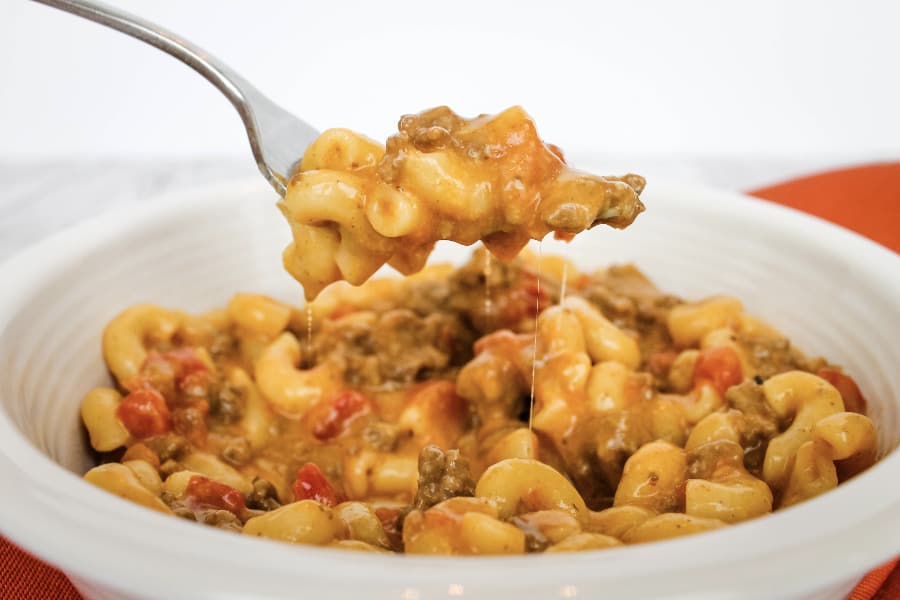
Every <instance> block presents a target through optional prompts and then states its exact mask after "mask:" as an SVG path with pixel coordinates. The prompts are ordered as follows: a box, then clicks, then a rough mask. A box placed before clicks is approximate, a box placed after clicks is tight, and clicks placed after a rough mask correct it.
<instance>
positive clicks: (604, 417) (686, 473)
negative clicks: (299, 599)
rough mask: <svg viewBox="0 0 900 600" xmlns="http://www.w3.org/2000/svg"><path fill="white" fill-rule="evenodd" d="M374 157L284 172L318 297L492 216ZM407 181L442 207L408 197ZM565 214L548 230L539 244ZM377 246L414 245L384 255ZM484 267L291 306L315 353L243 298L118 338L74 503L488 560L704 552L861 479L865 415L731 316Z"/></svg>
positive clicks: (276, 310) (92, 399)
mask: <svg viewBox="0 0 900 600" xmlns="http://www.w3.org/2000/svg"><path fill="white" fill-rule="evenodd" d="M484 126H489V123H487V124H484ZM397 143H399V142H397ZM389 150H390V149H389ZM384 156H385V151H384V149H383V148H381V146H379V145H378V144H376V143H375V142H372V141H371V140H366V139H364V138H361V137H359V136H356V135H355V134H352V133H350V132H347V131H341V130H332V131H329V132H327V133H326V134H323V136H322V138H320V140H319V141H318V142H317V143H316V144H314V145H313V146H312V147H311V148H310V150H309V151H308V152H307V156H306V157H305V158H304V165H303V169H304V171H303V172H302V173H301V175H302V178H301V180H300V181H295V183H294V186H295V188H294V189H295V192H296V190H300V189H304V188H303V187H302V186H309V189H310V190H312V188H313V187H315V188H316V189H318V190H319V191H316V192H315V193H313V192H312V191H309V193H310V194H313V195H317V196H316V198H314V199H313V201H314V202H313V203H311V204H309V205H306V206H303V207H291V210H292V211H293V212H292V213H291V214H292V216H293V218H296V219H300V220H302V221H303V228H301V229H300V230H299V233H300V235H298V236H297V238H296V239H295V243H300V242H298V241H297V240H302V239H304V238H303V236H308V238H307V240H308V242H309V243H311V244H320V243H321V244H324V245H325V247H326V248H331V249H333V250H334V253H333V254H330V255H328V256H325V257H324V258H323V257H322V256H321V255H318V254H312V255H310V256H309V257H308V258H309V260H307V257H306V256H304V260H303V261H302V263H301V264H302V268H304V269H308V270H309V273H310V274H312V273H314V272H315V273H318V275H316V276H317V277H322V275H321V274H322V273H328V274H329V275H328V277H324V278H322V279H321V283H323V284H324V283H327V281H326V280H328V279H329V277H332V276H335V277H338V276H339V277H345V278H347V279H351V280H360V281H361V280H363V279H365V278H367V277H368V276H369V274H370V271H372V270H373V269H376V268H378V267H379V266H380V264H381V263H382V262H384V261H385V260H387V261H389V262H391V264H397V262H398V261H400V262H403V261H406V262H405V263H404V265H405V266H404V267H403V268H413V267H412V266H414V265H415V264H417V261H419V260H420V258H422V256H424V255H422V256H419V255H418V254H416V252H419V250H421V248H423V247H425V246H427V244H424V242H423V244H424V245H422V246H416V245H415V244H413V243H412V242H411V241H410V240H411V239H412V238H411V236H412V237H414V236H416V235H417V231H418V229H417V228H418V227H419V225H420V222H421V219H423V218H424V217H423V216H422V215H423V214H426V215H431V216H429V218H432V217H433V213H434V211H436V210H437V209H436V208H435V203H438V202H443V203H444V204H441V207H440V210H441V211H444V213H446V215H449V216H452V217H453V218H455V219H458V218H461V216H463V217H466V218H468V219H474V218H476V217H477V218H487V217H485V215H488V216H490V215H494V211H497V210H501V208H498V207H497V206H495V198H494V196H492V195H491V194H490V193H488V191H489V190H482V191H480V192H478V191H474V192H473V189H475V188H476V187H477V186H476V184H477V182H478V181H480V179H479V177H481V176H480V175H479V176H472V177H470V178H469V179H463V180H462V182H461V183H460V181H459V179H458V178H459V173H458V171H459V170H460V169H463V167H462V166H461V164H462V163H461V162H460V161H461V160H462V159H460V157H458V156H456V155H454V154H452V153H448V152H444V151H441V152H418V154H416V155H415V156H413V157H412V158H411V159H410V160H409V161H408V162H407V163H404V164H401V165H399V166H397V167H396V168H397V169H399V171H398V173H396V174H394V175H393V176H395V177H406V178H407V179H404V181H408V182H409V186H408V187H406V186H404V187H403V189H402V190H400V189H395V188H394V187H391V186H389V185H387V184H384V183H383V182H381V183H379V182H377V181H376V182H375V183H373V180H372V179H371V173H369V174H367V172H366V169H369V170H371V171H373V172H374V171H375V170H376V169H380V168H381V167H382V166H383V162H382V161H383V158H384ZM463 162H464V161H463ZM404 170H409V171H410V172H409V173H406V175H403V172H404ZM426 172H428V173H430V175H428V177H438V178H440V177H443V179H440V181H441V186H439V189H437V190H434V189H430V188H429V189H426V186H425V182H426V180H425V179H421V180H420V179H417V177H418V176H422V175H421V174H422V173H426ZM441 173H443V175H441ZM417 174H418V175H417ZM561 177H562V176H561ZM570 183H571V182H569V183H566V184H565V185H569V184H570ZM376 184H377V185H376ZM457 184H458V186H457ZM559 185H563V184H562V183H560V184H559ZM297 186H300V187H297ZM373 186H374V187H373ZM454 186H457V187H458V188H459V189H457V187H454ZM460 186H461V187H460ZM460 190H462V191H460ZM429 194H431V195H429ZM472 194H474V196H472ZM479 194H480V195H479ZM473 198H474V199H473ZM315 202H320V204H315ZM553 206H554V205H552V203H551V208H553ZM594 208H596V207H594ZM502 210H503V211H506V212H505V213H504V215H503V218H504V219H511V220H515V219H518V218H520V217H521V215H519V214H518V213H516V207H515V205H504V206H503V207H502ZM575 210H576V209H575V208H574V207H568V208H564V207H561V206H559V205H556V206H555V208H553V211H555V212H553V211H551V212H553V215H554V216H553V219H554V222H556V223H564V222H569V221H566V219H569V220H572V219H575V220H577V218H578V217H577V215H572V214H568V213H567V211H570V212H571V211H575ZM591 210H594V209H591ZM328 211H332V213H328ZM466 211H469V212H466ZM444 213H442V214H444ZM315 214H319V215H322V214H330V217H329V224H328V226H327V227H322V226H321V223H318V222H316V221H315V220H314V215H315ZM517 215H518V216H517ZM491 218H493V217H491ZM454 232H455V233H454V234H453V235H459V236H468V235H470V234H471V232H468V233H467V232H466V231H464V230H463V229H458V230H454ZM295 233H297V232H295ZM426 233H427V232H426ZM471 235H474V234H471ZM426 237H427V236H426ZM345 238H346V239H345ZM381 238H384V239H390V240H394V239H397V240H403V241H404V243H407V242H408V243H409V244H408V246H404V251H403V252H401V253H398V251H397V250H396V248H394V247H393V246H392V245H391V244H392V243H393V242H391V244H386V243H384V241H383V239H381ZM465 239H468V238H465ZM474 239H477V237H473V240H474ZM510 239H512V238H510ZM513 241H516V240H513ZM506 243H510V244H511V243H512V242H510V240H509V239H507V240H505V241H504V240H500V241H496V245H495V246H494V247H495V248H497V247H500V248H502V247H503V244H506ZM329 244H331V245H329ZM354 244H356V245H354ZM364 247H365V252H364V260H362V261H361V260H358V259H357V257H356V256H355V253H356V252H358V251H359V252H362V251H363V248H364ZM425 254H427V252H426V253H425ZM332 261H333V264H332ZM538 264H540V265H543V266H545V267H546V269H545V272H544V273H543V275H542V279H541V286H540V289H537V286H535V285H534V284H535V283H536V281H537V278H536V275H534V272H533V271H532V270H531V269H534V268H536V265H538ZM411 265H412V266H411ZM483 265H484V262H483V261H474V263H473V265H469V266H468V267H463V268H461V269H458V270H453V269H452V268H450V267H435V268H432V269H428V270H426V271H425V272H423V273H422V274H421V275H417V276H415V277H410V278H408V279H406V280H402V281H398V280H373V281H371V282H368V283H366V284H365V285H363V286H361V287H359V288H352V287H350V286H347V285H343V286H336V287H332V288H330V289H329V290H328V291H327V292H324V293H323V294H322V295H321V296H320V297H319V299H317V300H316V301H315V302H314V303H313V304H312V305H310V306H309V313H308V314H311V315H312V319H313V323H312V326H311V327H309V329H307V322H306V320H305V319H304V316H305V315H304V313H303V311H299V310H296V309H294V308H293V307H290V306H288V305H286V304H283V303H281V302H278V301H275V300H273V299H271V298H268V297H266V296H260V295H253V294H238V295H236V296H235V297H234V298H233V299H232V300H231V301H230V302H229V303H228V305H227V308H226V309H224V310H220V311H214V312H211V313H207V314H205V315H201V316H191V315H187V314H184V313H181V312H178V311H174V310H169V309H165V308H161V307H157V306H151V305H141V306H137V307H134V308H132V309H129V310H127V311H125V312H123V313H122V314H120V315H119V316H118V317H116V318H115V319H114V320H113V322H112V323H110V325H109V327H107V329H106V331H105V333H104V337H103V352H104V357H105V358H106V360H107V364H108V365H109V367H110V371H111V372H112V374H113V376H114V378H115V380H116V385H115V386H114V387H101V388H96V389H94V390H92V391H90V392H89V393H87V394H86V395H85V397H84V398H83V400H82V403H81V417H82V421H83V422H84V425H85V428H86V430H87V432H88V436H89V439H90V443H91V446H92V447H93V448H94V449H95V450H97V451H98V452H103V453H113V452H115V453H116V454H106V455H105V457H104V458H107V457H120V458H119V462H111V463H108V464H103V465H100V466H97V467H95V468H93V469H91V470H90V471H88V472H87V473H86V474H85V479H86V480H87V481H88V482H90V483H92V484H94V485H96V486H98V487H100V488H102V489H105V490H107V491H109V492H111V493H113V494H116V495H118V496H120V497H122V498H125V499H128V500H131V501H133V502H136V503H138V504H140V505H143V506H145V507H148V508H151V509H153V510H157V511H159V512H162V513H166V514H174V515H176V516H179V517H184V518H188V519H191V520H194V521H198V522H202V523H205V524H210V525H216V526H219V527H222V528H224V529H227V530H232V531H242V532H243V533H244V534H246V535H252V536H256V537H263V538H268V539H271V540H278V541H282V542H289V543H299V544H310V545H318V546H323V547H333V548H343V549H351V550H358V551H368V552H386V551H394V552H397V551H403V552H407V553H416V554H443V555H494V554H523V553H526V552H529V553H531V552H550V553H558V552H573V551H606V550H610V549H614V548H616V547H618V546H621V545H623V544H637V543H646V542H653V541H657V540H664V539H669V538H673V537H677V536H681V535H688V534H692V533H700V532H706V531H712V530H716V529H719V528H721V527H724V526H727V525H731V524H734V523H739V522H742V521H745V520H748V519H753V518H757V517H761V516H764V515H766V514H768V513H770V512H772V511H773V510H777V509H781V508H786V507H790V506H793V505H795V504H797V503H800V502H802V501H804V500H806V499H809V498H812V497H814V496H817V495H819V494H821V493H824V492H827V491H828V490H830V489H832V488H834V487H836V486H837V485H839V484H840V483H841V482H842V481H844V480H846V479H848V478H850V477H853V476H854V475H856V474H858V473H859V472H861V471H863V470H865V469H866V468H868V467H869V466H871V465H872V463H874V462H875V459H876V457H877V447H878V444H877V442H878V440H877V433H876V430H875V426H874V425H873V423H872V421H871V420H870V419H869V418H868V417H866V416H865V415H863V414H861V413H860V412H851V411H853V410H858V411H859V410H861V409H860V408H859V407H860V406H864V405H865V402H864V401H863V400H861V399H860V398H858V397H857V398H854V399H852V401H848V402H847V403H846V404H845V402H844V399H843V397H842V396H841V391H839V390H841V389H844V388H846V387H847V386H843V388H842V387H841V386H840V385H832V384H831V383H829V381H839V378H841V377H847V376H845V375H843V374H841V373H840V372H839V371H837V370H836V369H835V368H833V367H828V371H827V372H826V373H825V375H823V376H822V377H820V376H819V375H817V373H818V371H817V370H816V368H815V365H816V363H814V362H811V361H805V359H804V358H803V357H802V355H800V354H799V353H797V352H793V351H790V349H789V348H788V346H787V342H786V340H785V339H784V337H783V336H781V335H780V334H779V333H778V332H777V331H775V330H774V329H772V328H771V327H768V326H767V325H766V324H765V323H762V322H761V321H759V320H757V319H754V318H753V317H750V316H748V315H747V314H745V313H744V309H743V306H742V304H741V303H740V302H739V301H737V300H736V299H733V298H727V297H716V298H712V299H708V300H705V301H701V302H696V303H680V302H679V301H677V300H673V299H671V297H665V296H662V295H654V294H655V293H656V292H654V288H652V285H650V284H649V282H647V281H646V279H644V278H642V276H640V279H634V278H635V277H639V273H637V271H636V270H634V269H633V268H631V269H623V270H620V271H616V270H615V269H610V270H608V271H604V272H602V273H597V274H594V275H586V274H583V273H578V272H577V271H576V270H575V268H574V266H572V265H569V264H567V263H566V262H564V261H562V260H554V259H553V258H552V257H541V258H526V259H522V260H520V261H518V262H514V263H512V264H511V265H505V264H493V265H491V266H490V268H491V273H493V275H494V276H495V277H494V278H493V279H491V278H489V275H490V274H485V273H486V269H483V268H482V266H483ZM320 267H321V268H322V269H324V270H322V271H317V269H320ZM636 273H637V275H635V274H636ZM310 276H312V275H310ZM616 277H620V278H624V279H623V280H621V281H620V280H617V279H616ZM629 278H631V279H629ZM563 279H567V286H566V291H567V296H566V298H565V299H561V298H560V296H561V295H562V293H561V292H562V290H561V288H562V280H563ZM486 281H488V282H489V284H485V283H484V282H486ZM648 294H649V296H648ZM487 300H489V302H487ZM560 300H561V301H560ZM486 306H490V307H491V310H488V309H487V308H486ZM491 311H493V313H492V312H491ZM505 313H509V314H505ZM826 376H827V377H829V379H828V380H826V379H825V378H824V377H826ZM845 393H846V392H845ZM532 397H533V404H532V402H531V400H532ZM854 407H855V408H854ZM529 425H530V426H529ZM123 452H124V453H123Z"/></svg>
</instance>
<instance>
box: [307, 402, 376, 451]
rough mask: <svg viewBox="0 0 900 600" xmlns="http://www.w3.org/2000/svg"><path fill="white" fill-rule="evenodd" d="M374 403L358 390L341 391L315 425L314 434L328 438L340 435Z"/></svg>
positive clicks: (317, 436)
mask: <svg viewBox="0 0 900 600" xmlns="http://www.w3.org/2000/svg"><path fill="white" fill-rule="evenodd" d="M371 408H372V404H371V403H370V402H369V399H368V398H366V397H365V396H364V395H362V394H361V393H359V392H357V391H356V390H345V391H343V392H341V393H339V394H338V395H337V396H336V397H335V398H334V400H332V401H331V404H330V405H329V406H328V412H326V413H325V415H324V416H323V417H322V418H321V419H320V420H318V422H317V423H316V424H315V426H313V435H315V436H316V438H318V439H320V440H327V439H330V438H333V437H335V436H336V435H339V434H340V433H341V432H343V431H344V429H345V428H346V427H347V425H348V424H349V423H350V422H351V421H352V420H353V419H355V418H356V417H358V416H360V415H362V414H365V413H367V412H369V411H370V410H371Z"/></svg>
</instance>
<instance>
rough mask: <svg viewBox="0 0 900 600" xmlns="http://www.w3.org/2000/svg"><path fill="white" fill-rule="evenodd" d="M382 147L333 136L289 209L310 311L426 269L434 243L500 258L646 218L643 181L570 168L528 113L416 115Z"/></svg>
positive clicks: (296, 185)
mask: <svg viewBox="0 0 900 600" xmlns="http://www.w3.org/2000/svg"><path fill="white" fill-rule="evenodd" d="M398 129H399V132H398V133H397V134H395V135H393V136H392V137H390V138H389V139H388V140H387V145H386V146H382V145H381V144H379V143H377V142H375V141H373V140H370V139H368V138H366V137H364V136H361V135H359V134H357V133H354V132H352V131H348V130H346V129H330V130H328V131H326V132H325V133H323V134H322V135H321V136H320V137H319V138H318V139H317V140H316V141H314V142H313V143H312V145H311V146H310V147H309V148H308V149H307V151H306V153H305V154H304V156H303V159H302V160H301V162H300V168H299V171H298V173H296V174H295V175H294V177H293V178H292V179H291V180H290V182H289V183H288V186H287V193H286V195H285V198H284V200H283V201H282V202H281V203H280V205H279V206H280V207H281V211H282V212H283V213H284V216H285V217H286V218H287V220H288V223H289V224H290V226H291V231H292V233H293V238H294V241H293V242H292V243H291V244H290V245H289V246H288V247H287V249H286V250H285V252H284V266H285V268H286V269H287V271H288V272H289V273H290V274H291V275H293V276H294V277H295V278H296V279H297V280H298V281H300V283H302V284H303V289H304V291H305V292H306V297H307V299H308V300H310V299H312V298H315V296H316V295H317V294H318V293H319V292H320V291H321V290H322V288H324V287H325V286H326V285H328V284H329V283H331V282H333V281H339V280H346V281H349V282H350V283H353V284H357V285H358V284H361V283H363V282H364V281H366V280H367V279H369V277H371V276H372V274H373V273H375V271H376V270H378V268H380V267H381V266H382V265H384V264H389V265H390V266H392V267H394V268H395V269H396V270H398V271H400V272H401V273H403V274H406V275H408V274H411V273H415V272H417V271H419V270H420V269H422V267H423V266H424V265H425V261H426V260H427V258H428V255H429V254H430V253H431V250H432V248H433V247H434V244H435V242H437V241H438V240H453V241H454V242H458V243H460V244H465V245H470V244H473V243H475V242H477V241H479V240H483V242H484V245H485V246H486V247H487V248H488V249H489V250H490V251H491V252H492V253H494V254H495V255H496V256H498V257H499V258H501V259H505V260H509V259H512V258H513V257H515V256H516V255H517V254H518V253H519V251H520V250H521V249H522V248H523V247H524V246H525V244H526V243H527V242H528V241H529V240H530V239H535V240H540V239H543V238H544V236H546V235H547V234H548V233H550V232H554V233H555V235H556V236H557V237H561V238H564V239H566V238H571V236H573V235H575V234H576V233H579V232H581V231H584V230H586V229H589V228H591V227H593V226H594V225H598V224H601V223H602V224H607V225H611V226H613V227H626V226H627V225H629V224H630V223H631V222H632V221H634V219H635V217H636V216H637V215H638V214H639V213H640V212H641V211H642V210H643V209H644V206H643V204H641V201H640V199H639V198H638V196H639V194H640V193H641V191H642V190H643V189H644V179H643V178H642V177H640V176H638V175H626V176H624V177H597V176H594V175H589V174H587V173H583V172H580V171H576V170H574V169H572V168H570V167H568V166H567V165H566V163H565V161H564V160H563V156H562V152H561V151H560V150H559V148H557V147H556V146H553V145H550V144H545V143H544V142H543V141H541V139H540V137H538V134H537V129H536V128H535V125H534V122H533V121H532V120H531V118H530V117H529V116H528V115H527V114H526V113H525V111H524V110H522V109H521V108H519V107H514V108H510V109H508V110H506V111H504V112H502V113H500V114H498V115H493V116H491V115H482V116H479V117H477V118H474V119H464V118H462V117H460V116H458V115H456V114H455V113H453V112H452V111H451V110H450V109H449V108H447V107H439V108H434V109H431V110H427V111H424V112H422V113H420V114H418V115H407V116H405V117H403V118H402V119H401V120H400V123H399V127H398Z"/></svg>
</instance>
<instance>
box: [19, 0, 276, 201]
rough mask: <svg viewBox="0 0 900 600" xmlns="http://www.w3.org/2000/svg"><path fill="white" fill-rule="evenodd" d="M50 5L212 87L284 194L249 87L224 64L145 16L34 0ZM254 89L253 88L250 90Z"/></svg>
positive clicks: (82, 3)
mask: <svg viewBox="0 0 900 600" xmlns="http://www.w3.org/2000/svg"><path fill="white" fill-rule="evenodd" d="M34 1H35V2H38V3H40V4H46V5H47V6H52V7H53V8H58V9H60V10H63V11H66V12H69V13H72V14H74V15H77V16H79V17H83V18H85V19H88V20H90V21H94V22H96V23H100V24H101V25H105V26H107V27H110V28H112V29H115V30H117V31H121V32H122V33H125V34H128V35H130V36H132V37H135V38H137V39H139V40H141V41H142V42H146V43H148V44H150V45H151V46H154V47H156V48H158V49H160V50H162V51H163V52H166V53H168V54H171V55H172V56H174V57H175V58H177V59H178V60H180V61H181V62H183V63H185V64H186V65H188V66H189V67H191V68H192V69H194V70H195V71H197V73H199V74H200V75H202V76H203V77H204V78H205V79H206V80H207V81H209V82H210V83H212V84H213V85H214V86H216V87H217V88H218V89H219V91H221V92H222V93H223V94H225V97H226V98H228V100H229V101H230V102H231V104H232V105H233V106H234V108H235V109H236V110H237V111H238V114H239V115H240V117H241V120H242V121H243V122H244V127H245V128H246V129H247V132H248V134H249V138H250V147H251V150H252V151H253V158H254V159H256V164H257V166H258V167H259V170H260V171H261V172H262V174H263V176H264V177H265V178H266V179H267V180H268V181H269V183H270V184H271V185H272V186H273V187H274V188H275V190H276V191H278V192H279V194H281V195H284V181H283V178H282V176H281V175H278V174H277V173H275V172H274V171H273V170H272V169H271V168H270V167H269V165H268V164H267V163H266V161H265V159H264V157H263V153H262V148H261V147H260V143H259V139H258V136H257V135H256V132H257V131H258V127H257V123H256V120H255V118H254V116H253V112H252V111H251V110H250V108H249V106H248V101H247V98H246V96H245V90H251V89H253V88H252V86H251V85H250V84H249V83H248V82H247V81H246V80H245V79H244V78H243V77H241V76H240V75H238V74H237V73H235V72H234V71H232V70H231V69H230V68H228V67H227V66H226V65H225V64H224V63H222V62H221V61H219V60H218V59H217V58H215V57H213V56H212V55H210V54H209V53H208V52H206V51H205V50H203V49H202V48H200V47H198V46H196V45H194V44H192V43H190V42H188V41H187V40H185V39H183V38H182V37H180V36H179V35H177V34H175V33H172V32H171V31H168V30H167V29H165V28H163V27H160V26H159V25H156V24H155V23H151V22H150V21H148V20H146V19H142V18H141V17H138V16H135V15H133V14H131V13H128V12H125V11H123V10H119V9H118V8H115V7H112V6H109V5H108V4H103V3H101V2H92V1H89V0H34ZM254 91H255V90H254Z"/></svg>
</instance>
